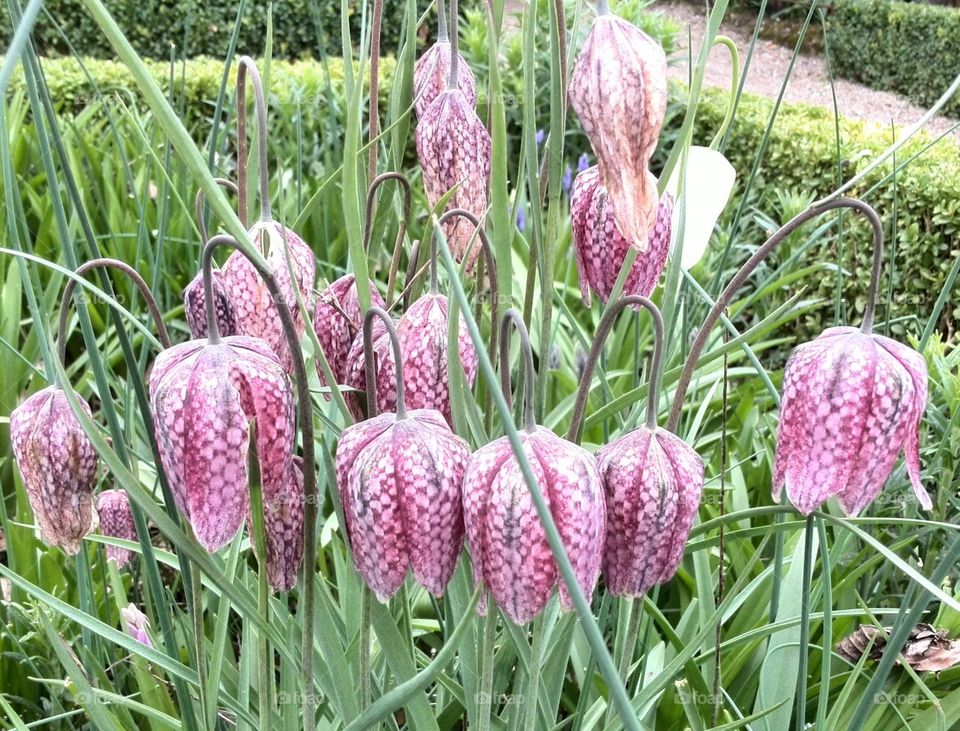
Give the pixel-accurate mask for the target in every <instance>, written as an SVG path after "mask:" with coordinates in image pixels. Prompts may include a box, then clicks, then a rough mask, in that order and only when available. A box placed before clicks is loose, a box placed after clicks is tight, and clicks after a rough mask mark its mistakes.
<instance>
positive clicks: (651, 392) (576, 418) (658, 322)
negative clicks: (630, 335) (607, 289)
mask: <svg viewBox="0 0 960 731" xmlns="http://www.w3.org/2000/svg"><path fill="white" fill-rule="evenodd" d="M629 306H634V307H635V306H640V307H643V308H644V309H646V310H647V312H649V313H650V316H651V317H652V318H653V352H652V353H651V354H650V374H649V376H648V382H649V386H648V388H647V422H646V427H647V428H648V429H655V428H656V426H657V391H658V389H659V388H660V365H661V362H662V361H663V316H662V315H661V314H660V308H658V307H657V306H656V305H655V304H653V302H651V301H650V300H649V299H647V298H646V297H641V296H640V295H629V296H627V297H621V298H620V299H618V300H617V301H616V302H614V303H613V304H611V305H608V307H607V310H606V312H605V313H604V315H603V317H602V318H600V324H599V325H598V326H597V331H596V333H595V334H594V336H593V345H592V346H591V347H590V354H589V355H588V356H587V361H586V363H585V364H584V366H583V374H582V375H581V377H580V387H579V388H578V389H577V400H576V402H575V403H574V405H573V416H572V417H571V418H570V427H569V429H568V430H567V439H568V440H569V441H571V442H574V443H579V442H580V427H581V426H582V425H583V415H584V412H585V411H586V406H587V399H588V398H589V397H590V383H591V381H592V380H593V371H594V369H595V368H596V367H597V361H598V360H600V355H601V353H603V344H604V343H605V342H606V340H607V336H608V335H609V334H610V330H612V329H613V323H614V322H615V321H616V319H617V315H619V314H620V313H621V312H622V311H623V310H624V308H626V307H629Z"/></svg>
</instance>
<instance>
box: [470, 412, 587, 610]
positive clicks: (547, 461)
mask: <svg viewBox="0 0 960 731" xmlns="http://www.w3.org/2000/svg"><path fill="white" fill-rule="evenodd" d="M520 438H521V441H522V443H523V452H524V454H525V455H526V458H527V460H528V461H529V462H530V466H531V468H532V470H533V475H534V477H535V478H536V480H537V484H538V485H539V487H540V490H541V491H542V492H543V497H544V499H545V500H546V502H547V504H548V506H549V508H550V513H551V515H552V516H553V519H554V521H555V522H556V525H557V530H558V531H559V532H560V537H561V539H562V540H563V546H564V549H565V550H566V552H567V556H568V557H569V559H570V563H571V564H572V565H573V569H574V572H575V574H576V576H577V582H578V583H579V584H580V587H581V588H582V589H583V592H584V594H586V595H587V596H590V595H591V594H592V593H593V589H594V587H595V586H596V583H597V577H598V576H599V574H600V562H601V557H602V551H603V542H604V532H605V521H606V516H605V513H606V511H605V507H604V497H603V489H602V487H601V485H600V478H599V476H598V475H597V467H596V462H595V461H594V459H593V456H592V455H590V453H589V452H587V451H586V450H585V449H583V448H582V447H579V446H577V445H575V444H573V443H572V442H568V441H567V440H565V439H561V438H560V437H558V436H556V435H555V434H554V433H553V432H551V431H550V430H549V429H545V428H544V427H541V426H536V427H533V428H532V429H527V430H525V431H523V432H521V433H520ZM463 508H464V523H465V525H466V531H467V543H468V545H469V547H470V556H471V558H472V559H473V574H474V580H475V581H476V582H478V583H479V582H480V581H483V582H484V583H485V584H486V586H487V588H488V589H489V590H490V592H491V594H492V595H493V598H494V600H495V601H496V603H497V606H498V607H500V609H501V611H502V612H503V613H504V614H505V615H506V616H507V617H508V618H509V619H510V620H511V621H512V622H514V623H516V624H526V623H527V622H529V621H530V620H532V619H533V618H534V617H536V616H537V615H538V614H539V613H540V612H541V611H543V608H544V607H545V606H546V604H547V601H548V600H549V599H550V595H551V594H552V592H553V589H554V586H556V585H557V575H558V571H557V565H556V560H555V559H554V557H553V554H552V553H551V551H550V546H549V544H548V543H547V536H546V533H545V532H544V530H543V526H542V525H541V523H540V518H539V516H538V515H537V510H536V507H535V505H534V502H533V498H532V497H531V495H530V491H529V489H528V488H527V484H526V482H525V481H524V478H523V475H522V474H521V472H520V466H519V463H518V462H517V459H516V457H515V455H514V453H513V449H512V447H511V446H510V442H509V440H508V438H507V437H501V438H500V439H497V440H495V441H493V442H491V443H490V444H488V445H486V446H485V447H482V448H481V449H479V450H477V451H476V452H475V453H474V455H473V457H472V458H471V459H470V465H469V467H468V468H467V474H466V476H465V477H464V479H463ZM559 590H560V600H561V604H562V605H563V606H564V607H565V608H567V609H569V608H570V607H571V601H570V597H569V595H568V593H567V589H566V586H565V585H564V584H563V582H562V581H561V582H560V586H559Z"/></svg>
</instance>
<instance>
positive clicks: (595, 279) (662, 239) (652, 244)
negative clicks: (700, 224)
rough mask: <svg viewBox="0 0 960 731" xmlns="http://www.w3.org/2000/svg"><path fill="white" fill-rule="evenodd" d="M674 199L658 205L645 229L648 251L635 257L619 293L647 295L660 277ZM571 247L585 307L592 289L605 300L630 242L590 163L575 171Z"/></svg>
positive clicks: (671, 198)
mask: <svg viewBox="0 0 960 731" xmlns="http://www.w3.org/2000/svg"><path fill="white" fill-rule="evenodd" d="M672 214H673V197H672V196H671V195H670V194H669V193H668V194H666V195H665V196H664V197H663V198H662V199H661V200H660V203H659V205H658V206H657V218H656V221H655V222H654V225H653V227H652V228H650V230H649V241H648V246H647V250H646V251H645V252H642V253H640V254H638V255H637V258H636V260H635V261H634V264H633V269H631V271H630V274H628V275H627V281H626V282H625V283H624V287H623V294H625V295H634V294H635V295H640V296H642V297H648V296H649V295H650V293H651V292H653V290H654V289H655V288H656V286H657V283H658V282H659V281H660V275H661V274H662V273H663V268H664V266H666V263H667V255H668V254H669V253H670V232H671V222H670V219H671V216H672ZM570 218H571V222H572V228H573V247H574V253H575V254H576V258H577V269H578V270H579V272H580V291H581V294H582V295H583V302H584V304H585V305H587V306H588V307H589V305H590V290H591V289H592V290H593V291H594V292H596V294H597V296H598V297H599V298H600V301H601V302H603V303H606V301H607V300H608V299H609V298H610V294H611V292H612V291H613V285H614V284H616V281H617V277H619V276H620V269H621V268H622V267H623V262H624V259H625V258H626V256H627V251H628V250H629V248H630V244H629V243H628V242H627V240H626V239H625V238H624V237H623V236H621V235H620V231H619V230H618V229H617V226H616V222H615V221H614V216H613V208H612V206H611V205H610V198H609V196H608V195H607V190H606V188H604V187H603V183H602V182H601V180H600V171H599V168H598V167H597V166H596V165H594V166H592V167H589V168H587V169H586V170H584V171H583V172H582V173H580V174H578V175H577V177H576V179H575V180H574V182H573V195H572V196H571V199H570Z"/></svg>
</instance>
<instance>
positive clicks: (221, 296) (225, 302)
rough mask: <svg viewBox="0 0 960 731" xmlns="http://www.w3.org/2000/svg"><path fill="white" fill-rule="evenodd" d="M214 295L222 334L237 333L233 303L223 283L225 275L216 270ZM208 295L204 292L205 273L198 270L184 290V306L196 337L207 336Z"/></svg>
mask: <svg viewBox="0 0 960 731" xmlns="http://www.w3.org/2000/svg"><path fill="white" fill-rule="evenodd" d="M211 276H212V277H213V297H214V300H215V301H216V312H217V329H218V330H219V331H220V334H221V335H224V336H226V335H236V334H237V323H236V321H235V319H234V316H233V305H232V304H231V303H230V297H229V296H228V295H227V288H226V286H225V285H224V283H223V275H222V273H221V272H220V271H218V270H214V271H213V272H212V273H211ZM205 302H206V297H205V295H204V292H203V273H202V272H198V273H197V276H195V277H194V278H193V279H192V280H190V284H188V285H187V286H186V288H185V289H184V290H183V308H184V314H185V315H186V318H187V325H188V327H189V328H190V334H191V335H192V336H193V337H194V338H205V337H207V315H206V310H205V309H204V307H205Z"/></svg>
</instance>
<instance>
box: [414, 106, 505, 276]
mask: <svg viewBox="0 0 960 731" xmlns="http://www.w3.org/2000/svg"><path fill="white" fill-rule="evenodd" d="M416 140H417V157H418V158H419V160H420V166H421V168H423V184H424V188H425V189H426V192H427V201H428V202H429V204H430V207H431V208H434V207H436V205H437V203H438V202H439V201H440V199H441V198H442V197H443V196H444V195H446V194H447V193H448V192H449V191H450V190H454V193H453V195H452V196H451V197H450V200H449V202H448V203H447V207H448V208H449V209H453V208H464V209H466V210H467V211H469V212H470V213H472V214H473V215H474V216H476V217H477V218H482V217H483V215H484V213H486V210H487V187H488V185H489V183H490V159H491V158H490V156H491V148H490V133H489V132H487V128H486V127H484V126H483V122H481V121H480V118H479V117H478V116H477V113H476V112H475V111H474V108H473V105H471V104H470V103H469V100H468V99H467V97H466V95H465V94H464V93H463V92H462V91H460V90H459V89H446V90H445V91H443V92H442V93H440V94H439V95H438V96H437V98H436V99H434V101H433V104H431V105H430V108H429V109H427V111H426V112H425V113H424V115H423V116H422V117H421V118H420V123H419V124H418V125H417V132H416ZM474 233H475V229H474V226H473V224H472V223H470V221H468V220H467V219H466V218H464V217H462V216H457V217H455V218H453V219H451V220H449V221H446V222H445V223H444V235H445V236H446V240H447V244H448V245H449V246H450V251H451V252H453V254H454V256H456V258H457V260H458V261H459V260H461V259H462V258H463V257H464V255H465V254H466V252H467V247H468V246H469V243H470V240H471V238H473V235H474ZM479 252H480V249H479V248H477V247H473V249H472V250H471V255H470V263H471V264H472V262H473V260H474V259H475V258H476V256H477V255H478V254H479Z"/></svg>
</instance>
